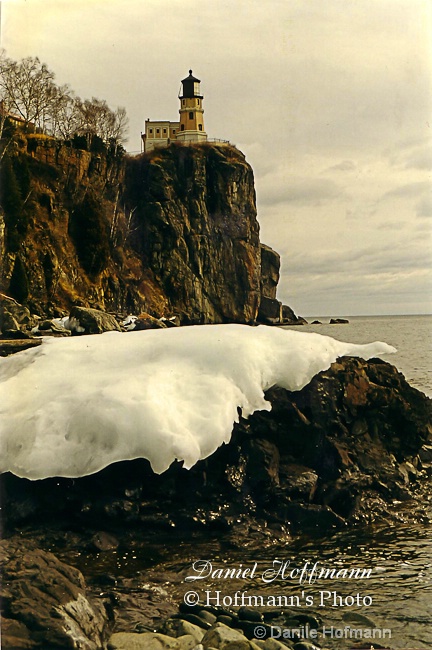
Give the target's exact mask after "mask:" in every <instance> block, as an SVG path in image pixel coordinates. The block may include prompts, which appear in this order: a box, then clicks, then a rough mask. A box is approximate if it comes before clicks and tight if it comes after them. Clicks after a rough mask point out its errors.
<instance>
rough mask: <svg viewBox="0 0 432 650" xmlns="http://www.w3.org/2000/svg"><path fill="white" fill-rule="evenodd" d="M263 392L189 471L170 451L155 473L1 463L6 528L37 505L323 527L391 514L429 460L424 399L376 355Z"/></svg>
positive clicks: (141, 518) (127, 516)
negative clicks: (73, 473)
mask: <svg viewBox="0 0 432 650" xmlns="http://www.w3.org/2000/svg"><path fill="white" fill-rule="evenodd" d="M131 336H133V334H131ZM267 397H268V398H269V399H270V400H271V402H272V405H273V408H272V411H271V412H265V411H262V412H257V413H255V414H254V415H253V416H252V417H251V418H249V420H247V421H241V423H240V424H239V425H237V426H236V427H235V429H234V433H233V437H232V440H231V442H230V444H228V445H224V446H222V447H220V448H219V449H218V450H217V451H216V452H215V453H214V454H213V455H212V456H211V457H209V458H208V459H207V460H205V461H200V462H199V463H198V464H197V465H195V466H194V467H193V468H192V469H191V470H189V471H186V470H184V469H182V467H181V465H180V464H179V463H177V464H174V465H173V466H172V467H171V468H170V469H169V470H168V471H167V472H165V473H164V474H162V475H161V476H155V475H154V474H153V472H152V471H151V469H150V466H149V464H148V462H147V461H145V460H136V461H131V462H123V463H117V464H116V465H113V466H111V467H108V468H106V469H104V470H103V471H101V472H99V473H98V474H95V475H93V476H89V477H84V478H81V479H77V480H73V481H72V480H69V479H47V480H44V481H37V482H32V481H27V480H25V479H18V478H16V477H14V476H12V475H10V474H6V475H4V476H3V478H2V482H3V488H4V490H5V494H6V497H7V498H6V499H5V519H6V520H7V521H8V522H9V526H10V527H11V528H12V529H13V527H14V525H16V524H18V523H19V522H22V521H25V520H31V519H33V521H36V520H37V519H38V518H39V517H42V516H43V517H44V518H45V519H46V518H47V516H53V517H55V518H57V517H59V516H67V517H68V518H70V517H72V518H73V520H80V521H81V523H85V522H87V525H88V524H91V525H94V526H98V528H99V529H101V530H103V529H104V527H106V526H122V525H132V524H134V525H135V524H137V523H138V522H139V523H140V525H141V524H144V523H145V525H151V526H157V527H159V528H160V527H162V528H163V527H165V526H168V527H171V526H174V527H176V526H177V527H180V528H181V527H182V526H184V525H186V526H187V528H188V529H195V528H196V527H197V526H199V527H200V526H202V525H208V526H211V527H214V526H219V527H222V528H226V529H229V528H230V525H231V524H230V521H232V522H234V521H237V518H238V517H242V516H246V517H252V519H253V520H256V519H264V520H265V519H267V518H270V519H271V520H272V521H275V520H277V521H279V522H280V523H281V524H282V525H284V524H285V522H286V521H290V522H291V526H292V528H293V529H296V528H297V527H300V528H305V527H308V526H310V525H312V526H313V527H318V528H323V527H324V528H327V527H328V526H338V525H341V524H342V523H343V522H345V521H358V520H363V521H368V520H371V519H374V518H375V517H377V516H382V517H390V518H391V517H393V516H394V515H393V514H392V513H391V510H392V508H391V505H390V504H391V502H392V500H393V499H396V498H398V499H400V498H403V499H404V500H406V499H409V498H412V497H413V495H414V494H415V493H416V490H418V489H420V487H421V485H422V480H423V479H426V478H427V477H428V475H429V474H430V472H431V468H432V463H431V461H430V460H428V459H429V455H428V454H430V449H431V446H430V445H431V440H432V411H431V400H429V399H428V398H427V397H426V396H424V395H423V394H422V393H420V392H419V391H417V390H416V389H414V388H411V387H410V386H409V385H408V384H407V383H406V381H405V380H404V378H403V376H402V375H401V374H400V373H398V372H397V370H396V369H395V368H394V367H393V366H391V365H389V364H387V363H385V362H383V361H380V360H375V361H371V362H364V361H361V360H359V359H354V358H347V359H343V360H341V361H339V362H337V363H335V364H333V366H332V368H331V369H330V370H329V371H327V372H323V373H320V374H319V375H317V376H316V377H315V378H314V379H313V380H312V382H311V383H310V384H309V385H308V386H307V387H306V388H304V389H303V390H302V391H299V392H294V393H290V392H288V391H286V390H283V389H279V388H273V389H271V390H270V391H269V392H268V395H267ZM412 510H413V512H414V510H415V509H412ZM198 513H199V514H198Z"/></svg>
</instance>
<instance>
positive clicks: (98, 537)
mask: <svg viewBox="0 0 432 650" xmlns="http://www.w3.org/2000/svg"><path fill="white" fill-rule="evenodd" d="M91 543H92V545H93V547H94V548H95V549H96V550H98V551H113V550H115V549H116V548H118V546H119V541H118V539H117V538H116V537H114V535H110V534H109V533H105V532H104V531H100V532H98V533H95V534H94V535H93V537H92V539H91Z"/></svg>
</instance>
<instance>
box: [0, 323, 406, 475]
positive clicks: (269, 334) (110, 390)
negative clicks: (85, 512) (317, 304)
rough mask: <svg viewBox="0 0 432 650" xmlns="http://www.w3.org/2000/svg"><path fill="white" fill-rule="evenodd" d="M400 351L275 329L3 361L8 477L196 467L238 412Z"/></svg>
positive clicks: (57, 349)
mask: <svg viewBox="0 0 432 650" xmlns="http://www.w3.org/2000/svg"><path fill="white" fill-rule="evenodd" d="M389 352H395V349H394V348H392V347H391V346H389V345H387V344H386V343H380V342H375V343H370V344H368V345H356V344H352V343H343V342H340V341H336V340H334V339H332V338H330V337H327V336H321V335H320V334H311V333H304V332H298V331H291V330H289V331H288V330H283V329H279V328H272V327H265V326H260V327H248V326H245V325H201V326H193V327H182V328H172V329H167V330H150V331H142V332H133V333H131V334H121V333H119V332H110V333H107V334H101V335H97V336H96V335H94V336H77V337H72V338H70V339H64V338H60V339H53V338H47V339H45V340H44V343H43V345H42V346H40V347H38V348H33V349H29V350H26V351H24V352H20V353H19V354H16V355H13V356H10V357H7V358H5V359H0V405H1V406H0V435H1V442H0V471H11V472H13V473H14V474H16V475H17V476H21V477H26V478H29V479H42V478H46V477H49V476H66V477H79V476H85V475H87V474H92V473H93V472H97V471H99V470H100V469H102V468H104V467H106V466H107V465H109V464H111V463H114V462H116V461H120V460H127V459H133V458H141V457H143V458H147V459H148V460H149V461H150V463H151V465H152V468H153V470H154V471H155V472H157V473H161V472H163V471H164V470H166V469H167V468H168V467H169V466H170V464H171V463H172V462H173V461H174V460H175V459H178V460H183V461H184V466H185V467H187V468H190V467H192V465H194V464H195V463H196V462H197V461H198V460H199V459H202V458H206V457H207V456H209V455H210V454H212V453H213V452H214V451H215V450H216V449H217V448H218V447H219V446H220V445H221V444H222V443H223V442H228V441H229V440H230V437H231V431H232V427H233V423H234V422H235V421H237V420H238V411H237V407H240V408H241V410H242V413H243V416H245V417H247V416H249V415H250V414H251V413H253V412H254V411H256V410H261V409H264V410H269V409H270V404H269V403H268V402H267V401H266V400H265V398H264V391H265V390H266V389H268V388H270V387H271V386H273V385H278V386H281V387H284V388H287V389H289V390H299V389H301V388H303V386H305V385H306V384H307V383H308V382H309V381H310V380H311V379H312V377H313V376H314V375H315V374H316V373H318V372H319V371H321V370H325V369H327V368H328V367H329V366H330V364H331V363H332V362H333V361H334V360H335V359H336V358H337V357H339V356H344V355H351V356H360V357H363V358H365V359H368V358H370V357H372V356H376V355H378V354H386V353H389Z"/></svg>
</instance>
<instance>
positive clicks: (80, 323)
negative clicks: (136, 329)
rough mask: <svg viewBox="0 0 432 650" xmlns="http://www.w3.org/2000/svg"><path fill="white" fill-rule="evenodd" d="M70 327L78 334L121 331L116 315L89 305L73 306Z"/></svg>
mask: <svg viewBox="0 0 432 650" xmlns="http://www.w3.org/2000/svg"><path fill="white" fill-rule="evenodd" d="M69 327H70V328H71V329H73V330H74V332H75V333H77V334H102V332H112V331H116V332H120V331H121V329H120V326H119V324H118V323H117V321H116V319H115V318H114V316H111V314H107V313H105V312H104V311H100V310H99V309H90V308H89V307H77V306H75V307H72V309H71V311H70V314H69Z"/></svg>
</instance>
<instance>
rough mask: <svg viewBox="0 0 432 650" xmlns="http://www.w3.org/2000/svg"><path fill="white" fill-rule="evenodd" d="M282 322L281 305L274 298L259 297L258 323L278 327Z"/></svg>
mask: <svg viewBox="0 0 432 650" xmlns="http://www.w3.org/2000/svg"><path fill="white" fill-rule="evenodd" d="M281 320H282V303H281V302H279V300H276V299H275V298H266V297H265V296H262V297H261V302H260V306H259V310H258V321H259V322H260V323H265V324H267V325H279V324H280V322H281Z"/></svg>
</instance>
